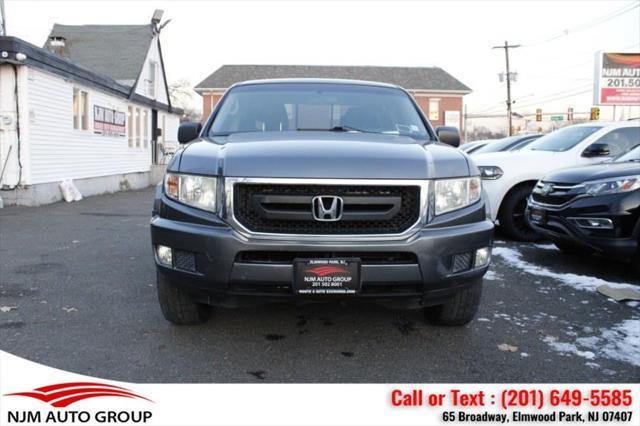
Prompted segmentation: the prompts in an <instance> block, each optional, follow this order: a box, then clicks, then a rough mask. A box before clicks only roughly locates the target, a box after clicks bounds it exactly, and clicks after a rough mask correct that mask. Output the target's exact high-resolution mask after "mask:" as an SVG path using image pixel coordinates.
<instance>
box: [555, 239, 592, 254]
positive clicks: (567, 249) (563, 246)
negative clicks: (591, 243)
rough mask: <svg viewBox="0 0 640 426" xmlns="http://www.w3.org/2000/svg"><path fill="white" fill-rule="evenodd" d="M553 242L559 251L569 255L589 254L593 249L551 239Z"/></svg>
mask: <svg viewBox="0 0 640 426" xmlns="http://www.w3.org/2000/svg"><path fill="white" fill-rule="evenodd" d="M553 244H554V245H555V246H556V247H558V248H559V249H560V251H562V252H563V253H566V254H568V255H571V256H590V255H592V254H593V250H589V249H588V248H585V247H580V246H579V245H576V244H571V243H568V242H564V241H553Z"/></svg>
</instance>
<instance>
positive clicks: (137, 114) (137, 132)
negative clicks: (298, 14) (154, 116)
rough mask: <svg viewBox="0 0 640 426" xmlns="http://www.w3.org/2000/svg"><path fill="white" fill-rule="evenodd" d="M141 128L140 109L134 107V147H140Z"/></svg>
mask: <svg viewBox="0 0 640 426" xmlns="http://www.w3.org/2000/svg"><path fill="white" fill-rule="evenodd" d="M141 129H142V110H140V108H136V148H140V130H141Z"/></svg>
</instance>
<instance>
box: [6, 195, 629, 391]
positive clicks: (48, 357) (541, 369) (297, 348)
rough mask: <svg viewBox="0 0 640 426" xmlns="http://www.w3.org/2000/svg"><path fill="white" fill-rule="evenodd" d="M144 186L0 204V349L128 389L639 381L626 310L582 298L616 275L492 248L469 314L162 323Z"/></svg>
mask: <svg viewBox="0 0 640 426" xmlns="http://www.w3.org/2000/svg"><path fill="white" fill-rule="evenodd" d="M152 199H153V191H152V189H151V188H149V189H145V190H142V191H129V192H121V193H117V194H109V195H103V196H97V197H89V198H86V199H84V200H82V201H80V202H77V203H71V204H67V203H57V204H52V205H48V206H42V207H37V208H22V207H6V208H4V209H0V349H2V350H5V351H7V352H10V353H12V354H15V355H18V356H21V357H24V358H27V359H29V360H33V361H37V362H40V363H43V364H46V365H49V366H52V367H56V368H61V369H65V370H69V371H73V372H77V373H81V374H88V375H91V376H96V377H100V378H105V379H112V380H124V381H131V382H222V383H227V382H639V381H640V306H639V305H640V304H639V303H637V302H627V303H618V302H615V301H613V300H611V299H607V298H606V297H605V296H603V295H601V294H599V293H598V292H597V291H595V290H594V289H595V287H596V286H597V285H600V284H602V283H605V282H609V283H618V284H620V283H623V284H631V285H640V279H638V278H637V277H635V276H634V275H633V274H632V272H631V270H630V268H628V267H627V266H626V265H624V264H619V263H616V262H612V261H609V260H605V259H600V258H597V257H590V258H573V257H569V256H566V255H564V254H562V253H561V252H559V251H558V250H556V249H554V248H553V246H552V245H550V244H548V243H542V244H518V243H513V242H507V241H500V240H499V241H497V246H496V247H497V249H496V251H495V255H494V260H493V265H492V268H491V270H490V272H489V274H488V276H487V277H486V278H485V284H484V294H483V301H482V306H481V309H480V312H479V314H478V316H477V318H476V319H475V320H474V321H473V322H472V323H471V324H469V325H467V326H464V327H457V328H456V327H439V326H434V325H430V324H428V323H427V322H425V321H424V319H423V317H422V314H421V312H420V311H402V310H391V309H387V308H385V307H382V306H377V305H362V304H358V305H346V306H342V305H337V304H313V305H296V304H292V303H284V304H282V303H281V304H272V305H265V306H259V307H253V308H237V309H216V310H215V312H214V315H213V317H212V318H211V320H210V321H209V322H207V323H206V324H204V325H201V326H194V327H177V326H173V325H171V324H169V323H168V322H166V321H165V320H164V318H163V317H162V315H161V313H160V309H159V307H158V303H157V300H156V289H155V267H154V264H153V260H152V253H151V247H150V238H149V219H150V211H151V204H152Z"/></svg>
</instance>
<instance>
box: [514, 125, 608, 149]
mask: <svg viewBox="0 0 640 426" xmlns="http://www.w3.org/2000/svg"><path fill="white" fill-rule="evenodd" d="M601 128H602V126H572V127H565V128H563V129H560V130H556V131H555V132H551V133H549V134H548V135H544V136H543V137H541V138H540V139H538V140H537V141H535V142H533V143H531V145H529V146H528V147H527V148H528V149H530V150H533V151H554V152H561V151H567V150H569V149H571V148H573V147H574V146H576V145H577V144H579V143H580V142H582V141H583V140H585V139H586V138H587V137H588V136H589V135H591V134H593V133H595V132H597V131H598V130H600V129H601ZM527 148H525V150H526V149H527Z"/></svg>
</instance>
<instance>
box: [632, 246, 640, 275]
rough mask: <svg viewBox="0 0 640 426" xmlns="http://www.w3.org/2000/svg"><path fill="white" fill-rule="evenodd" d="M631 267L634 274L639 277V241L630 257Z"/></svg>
mask: <svg viewBox="0 0 640 426" xmlns="http://www.w3.org/2000/svg"><path fill="white" fill-rule="evenodd" d="M631 267H632V268H633V270H634V271H635V273H636V275H637V276H639V277H640V241H638V248H637V249H636V254H634V255H633V257H632V258H631Z"/></svg>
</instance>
